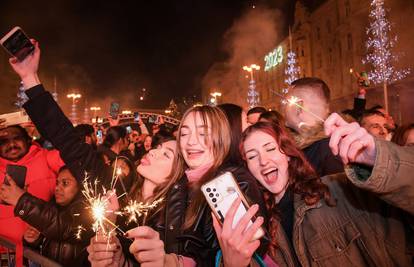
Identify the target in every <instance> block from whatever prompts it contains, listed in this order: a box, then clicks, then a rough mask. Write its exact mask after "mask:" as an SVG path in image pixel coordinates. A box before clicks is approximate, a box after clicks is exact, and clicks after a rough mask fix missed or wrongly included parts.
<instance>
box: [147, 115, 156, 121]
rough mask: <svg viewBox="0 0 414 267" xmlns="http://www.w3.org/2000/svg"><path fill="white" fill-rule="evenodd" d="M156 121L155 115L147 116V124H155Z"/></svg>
mask: <svg viewBox="0 0 414 267" xmlns="http://www.w3.org/2000/svg"><path fill="white" fill-rule="evenodd" d="M156 121H157V116H156V115H150V116H148V123H155V122H156Z"/></svg>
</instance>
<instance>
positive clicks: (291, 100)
mask: <svg viewBox="0 0 414 267" xmlns="http://www.w3.org/2000/svg"><path fill="white" fill-rule="evenodd" d="M271 91H272V92H273V93H274V94H276V95H277V96H279V97H281V98H282V99H283V100H284V101H285V102H286V103H288V104H289V105H295V106H297V107H298V108H300V109H301V110H303V111H305V112H307V113H308V114H310V115H312V116H313V117H315V118H316V119H318V120H319V121H321V122H325V120H324V119H322V118H321V117H320V116H318V115H317V114H315V113H313V112H312V111H310V110H309V109H307V108H305V107H304V106H302V105H300V104H299V103H298V102H299V101H301V99H299V98H298V97H296V96H291V97H290V98H287V97H286V96H284V95H282V94H280V93H278V92H276V91H274V90H271Z"/></svg>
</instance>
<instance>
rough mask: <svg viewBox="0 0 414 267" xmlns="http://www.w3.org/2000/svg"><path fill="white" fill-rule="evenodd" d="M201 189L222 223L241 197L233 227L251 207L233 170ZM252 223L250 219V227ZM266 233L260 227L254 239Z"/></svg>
mask: <svg viewBox="0 0 414 267" xmlns="http://www.w3.org/2000/svg"><path fill="white" fill-rule="evenodd" d="M201 191H202V192H203V194H204V196H205V198H206V200H207V203H208V204H209V206H210V208H211V210H212V211H213V213H214V215H215V216H216V218H217V219H218V221H219V222H221V223H223V222H224V218H225V217H226V214H227V212H228V210H229V209H230V207H231V205H232V204H233V202H234V201H235V200H236V199H237V198H238V197H239V198H241V200H242V202H241V203H240V206H239V207H238V209H237V211H236V214H235V216H234V220H233V225H232V226H233V229H234V228H235V227H236V226H237V224H238V222H239V221H240V219H241V218H242V217H243V215H244V214H245V213H246V212H247V210H248V209H249V204H248V203H247V200H246V198H245V197H244V195H243V194H242V192H241V190H240V188H239V186H238V184H237V182H236V180H235V179H234V177H233V174H232V173H231V172H225V173H224V174H222V175H219V176H217V177H216V178H214V179H213V180H211V181H210V182H207V183H205V184H204V185H202V186H201ZM252 224H253V222H252V221H250V222H249V224H248V227H250V226H251V225H252ZM264 233H265V232H264V230H263V229H262V228H259V229H258V230H257V232H256V233H255V235H254V237H253V240H256V239H260V238H261V237H262V236H264Z"/></svg>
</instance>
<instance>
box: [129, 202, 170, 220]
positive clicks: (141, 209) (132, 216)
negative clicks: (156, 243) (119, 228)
mask: <svg viewBox="0 0 414 267" xmlns="http://www.w3.org/2000/svg"><path fill="white" fill-rule="evenodd" d="M163 200H164V198H160V199H157V200H154V201H153V202H152V203H143V202H138V201H136V200H130V201H129V203H128V205H127V206H126V207H125V208H124V214H126V215H128V221H127V223H128V224H129V223H131V222H136V223H137V222H138V218H140V217H141V216H144V223H145V219H146V217H147V215H148V212H149V211H150V210H152V209H154V208H156V207H157V206H158V205H159V204H160V203H161V202H162V201H163ZM144 223H143V224H144Z"/></svg>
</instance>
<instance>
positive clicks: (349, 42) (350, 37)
mask: <svg viewBox="0 0 414 267" xmlns="http://www.w3.org/2000/svg"><path fill="white" fill-rule="evenodd" d="M347 41H348V50H352V35H351V34H350V33H348V35H347Z"/></svg>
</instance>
